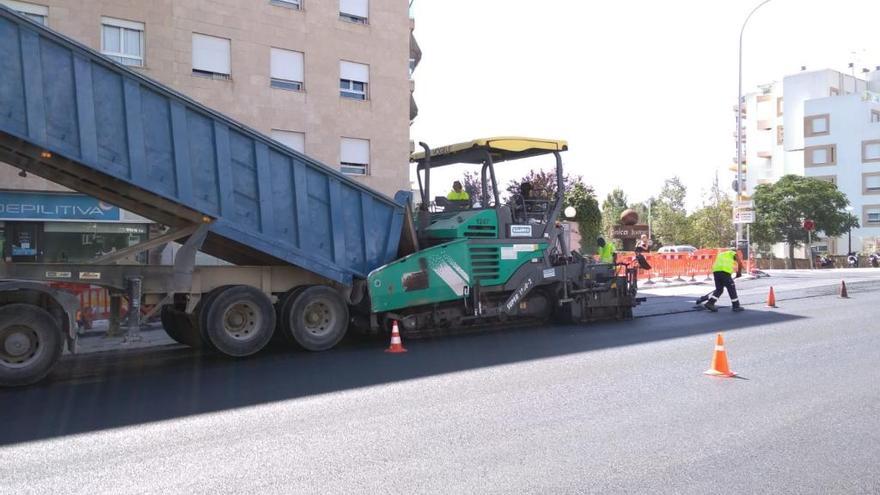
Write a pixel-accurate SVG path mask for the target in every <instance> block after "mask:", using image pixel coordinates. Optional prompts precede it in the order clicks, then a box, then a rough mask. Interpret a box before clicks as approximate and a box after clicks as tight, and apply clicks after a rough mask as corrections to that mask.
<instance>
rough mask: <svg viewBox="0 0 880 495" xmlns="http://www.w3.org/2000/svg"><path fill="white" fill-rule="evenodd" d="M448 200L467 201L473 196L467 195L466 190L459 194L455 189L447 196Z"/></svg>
mask: <svg viewBox="0 0 880 495" xmlns="http://www.w3.org/2000/svg"><path fill="white" fill-rule="evenodd" d="M446 199H448V200H450V201H467V200H469V199H471V195H470V194H468V193H467V191H465V190H464V189H462V190H461V192H457V191H455V190H454V189H453V190H452V191H450V192H449V194H447V195H446Z"/></svg>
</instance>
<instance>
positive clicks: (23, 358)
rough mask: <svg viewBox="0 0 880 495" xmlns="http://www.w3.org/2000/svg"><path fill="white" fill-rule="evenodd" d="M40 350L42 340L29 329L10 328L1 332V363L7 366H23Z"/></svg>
mask: <svg viewBox="0 0 880 495" xmlns="http://www.w3.org/2000/svg"><path fill="white" fill-rule="evenodd" d="M39 350H40V339H39V338H38V337H37V335H36V333H34V332H33V330H31V329H30V328H27V327H8V328H5V329H4V330H3V331H2V332H0V361H3V362H4V363H6V364H7V365H23V364H26V363H27V362H29V361H30V360H32V359H33V358H34V357H36V355H37V354H38V351H39Z"/></svg>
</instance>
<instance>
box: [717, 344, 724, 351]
mask: <svg viewBox="0 0 880 495" xmlns="http://www.w3.org/2000/svg"><path fill="white" fill-rule="evenodd" d="M718 351H721V352H724V346H723V345H716V346H715V352H718Z"/></svg>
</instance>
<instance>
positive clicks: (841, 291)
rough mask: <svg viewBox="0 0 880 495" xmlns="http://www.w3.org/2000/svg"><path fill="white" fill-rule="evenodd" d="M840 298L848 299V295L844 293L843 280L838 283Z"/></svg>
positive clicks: (844, 285)
mask: <svg viewBox="0 0 880 495" xmlns="http://www.w3.org/2000/svg"><path fill="white" fill-rule="evenodd" d="M840 297H842V298H844V299H849V294H847V293H846V282H844V281H843V280H841V281H840Z"/></svg>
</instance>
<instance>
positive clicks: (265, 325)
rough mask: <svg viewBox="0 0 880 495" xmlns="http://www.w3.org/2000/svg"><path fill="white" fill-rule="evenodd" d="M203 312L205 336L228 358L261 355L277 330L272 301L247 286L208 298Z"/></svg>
mask: <svg viewBox="0 0 880 495" xmlns="http://www.w3.org/2000/svg"><path fill="white" fill-rule="evenodd" d="M202 311H203V313H202V315H200V316H201V321H202V322H203V323H204V327H203V328H201V332H202V334H203V335H204V336H205V337H206V338H207V340H208V341H209V342H210V343H211V345H213V346H214V347H215V348H216V349H217V350H218V351H220V352H222V353H223V354H226V355H227V356H234V357H244V356H250V355H251V354H255V353H257V352H259V351H260V350H261V349H262V348H263V347H265V346H266V344H267V343H269V340H270V339H271V338H272V333H273V332H274V331H275V308H273V307H272V301H271V300H270V299H269V297H268V296H266V295H265V294H263V293H262V292H261V291H259V290H257V289H256V288H254V287H250V286H247V285H232V286H229V287H225V288H223V289H222V290H220V291H218V292H217V293H216V294H214V295H213V297H210V298H209V299H208V301H207V302H206V304H205V307H204V308H202Z"/></svg>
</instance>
